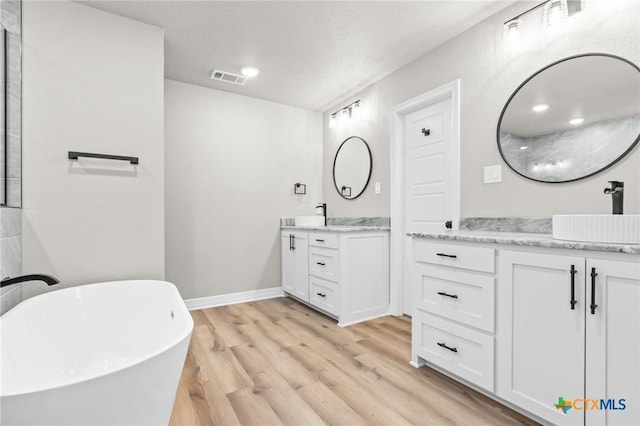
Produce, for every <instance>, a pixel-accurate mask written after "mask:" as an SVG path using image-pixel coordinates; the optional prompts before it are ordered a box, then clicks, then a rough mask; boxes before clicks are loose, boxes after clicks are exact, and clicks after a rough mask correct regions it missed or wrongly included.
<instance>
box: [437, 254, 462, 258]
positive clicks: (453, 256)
mask: <svg viewBox="0 0 640 426" xmlns="http://www.w3.org/2000/svg"><path fill="white" fill-rule="evenodd" d="M436 256H440V257H450V258H451V259H456V258H457V257H458V256H456V255H455V254H445V253H436Z"/></svg>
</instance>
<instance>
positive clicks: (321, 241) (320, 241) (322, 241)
mask: <svg viewBox="0 0 640 426" xmlns="http://www.w3.org/2000/svg"><path fill="white" fill-rule="evenodd" d="M316 241H317V242H319V243H324V240H318V239H317V238H316Z"/></svg>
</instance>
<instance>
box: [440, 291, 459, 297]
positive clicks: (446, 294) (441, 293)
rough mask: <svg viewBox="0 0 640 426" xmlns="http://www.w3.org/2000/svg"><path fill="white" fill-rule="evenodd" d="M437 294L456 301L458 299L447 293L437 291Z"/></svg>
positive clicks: (455, 295)
mask: <svg viewBox="0 0 640 426" xmlns="http://www.w3.org/2000/svg"><path fill="white" fill-rule="evenodd" d="M438 294H439V295H440V296H447V297H450V298H452V299H457V298H458V295H457V294H448V293H445V292H444V291H439V292H438Z"/></svg>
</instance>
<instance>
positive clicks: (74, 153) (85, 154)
mask: <svg viewBox="0 0 640 426" xmlns="http://www.w3.org/2000/svg"><path fill="white" fill-rule="evenodd" d="M78 157H90V158H104V159H105V160H124V161H128V162H130V163H131V164H140V162H139V161H138V157H125V156H122V155H109V154H93V153H91V152H77V151H69V160H77V159H78Z"/></svg>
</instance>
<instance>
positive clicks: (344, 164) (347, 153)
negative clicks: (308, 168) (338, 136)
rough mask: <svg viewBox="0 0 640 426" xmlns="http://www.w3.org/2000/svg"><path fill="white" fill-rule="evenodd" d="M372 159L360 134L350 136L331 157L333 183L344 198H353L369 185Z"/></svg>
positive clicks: (367, 145) (367, 146)
mask: <svg viewBox="0 0 640 426" xmlns="http://www.w3.org/2000/svg"><path fill="white" fill-rule="evenodd" d="M372 169H373V159H372V157H371V149H369V144H367V142H366V141H365V140H364V139H362V138H361V137H360V136H350V137H348V138H347V139H345V140H344V141H343V142H342V143H341V144H340V147H339V148H338V151H337V152H336V156H335V158H334V159H333V184H334V185H335V187H336V191H338V194H340V196H341V197H342V198H344V199H346V200H355V199H356V198H358V197H359V196H360V195H362V193H363V192H364V190H365V189H366V188H367V185H369V180H370V179H371V171H372Z"/></svg>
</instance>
